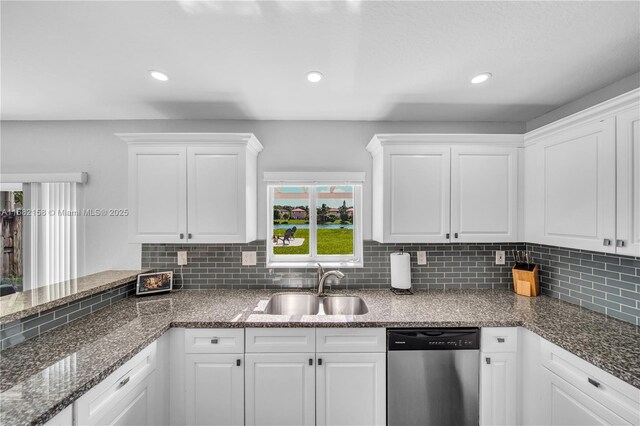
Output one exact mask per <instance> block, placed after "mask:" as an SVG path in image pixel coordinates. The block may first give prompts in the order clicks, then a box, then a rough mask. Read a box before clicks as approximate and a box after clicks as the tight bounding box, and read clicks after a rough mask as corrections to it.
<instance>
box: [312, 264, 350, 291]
mask: <svg viewBox="0 0 640 426" xmlns="http://www.w3.org/2000/svg"><path fill="white" fill-rule="evenodd" d="M331 276H333V277H336V278H338V279H341V278H344V274H343V273H342V272H340V271H327V272H325V271H324V268H323V267H322V265H320V264H319V263H318V296H320V295H322V294H323V293H324V282H325V281H326V280H327V278H329V277H331Z"/></svg>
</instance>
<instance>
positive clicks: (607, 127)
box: [526, 117, 616, 252]
mask: <svg viewBox="0 0 640 426" xmlns="http://www.w3.org/2000/svg"><path fill="white" fill-rule="evenodd" d="M527 153H530V154H531V155H530V156H529V158H528V160H530V162H528V163H527V167H528V168H530V170H527V173H531V176H530V180H529V181H528V182H529V183H530V186H529V188H530V189H531V190H532V192H530V193H526V194H527V203H528V205H530V208H531V211H527V213H531V214H529V215H528V217H527V219H528V220H529V221H531V222H530V224H532V225H534V226H535V228H536V234H537V236H538V237H537V238H535V240H534V241H535V242H539V243H543V244H549V245H555V246H562V247H574V248H584V249H588V250H600V251H609V252H613V251H615V245H614V244H613V240H614V239H615V226H616V222H615V202H616V194H615V188H616V145H615V118H613V117H609V118H607V119H603V120H595V121H591V122H590V123H587V124H584V125H581V126H576V127H572V128H570V129H567V130H565V131H561V132H559V133H557V134H553V135H551V136H549V137H545V138H543V139H542V140H540V141H539V142H538V143H537V144H536V145H535V147H534V148H533V149H531V148H530V149H529V151H528V152H527ZM528 208H529V206H528V207H527V209H528Z"/></svg>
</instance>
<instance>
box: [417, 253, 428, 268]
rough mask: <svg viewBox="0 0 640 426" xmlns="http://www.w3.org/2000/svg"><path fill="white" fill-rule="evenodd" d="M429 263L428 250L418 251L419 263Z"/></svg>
mask: <svg viewBox="0 0 640 426" xmlns="http://www.w3.org/2000/svg"><path fill="white" fill-rule="evenodd" d="M426 264H427V252H426V251H419V252H418V265H426Z"/></svg>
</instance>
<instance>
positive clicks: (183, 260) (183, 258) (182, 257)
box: [178, 251, 187, 266]
mask: <svg viewBox="0 0 640 426" xmlns="http://www.w3.org/2000/svg"><path fill="white" fill-rule="evenodd" d="M186 264H187V252H186V251H179V252H178V266H184V265H186Z"/></svg>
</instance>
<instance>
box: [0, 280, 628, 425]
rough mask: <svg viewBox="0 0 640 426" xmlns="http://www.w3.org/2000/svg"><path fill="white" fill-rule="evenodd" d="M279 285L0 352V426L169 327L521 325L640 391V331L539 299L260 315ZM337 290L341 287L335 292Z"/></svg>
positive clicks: (179, 300) (66, 399)
mask: <svg viewBox="0 0 640 426" xmlns="http://www.w3.org/2000/svg"><path fill="white" fill-rule="evenodd" d="M277 292H281V291H277V290H271V291H270V290H203V291H179V292H175V293H171V294H167V295H158V296H147V297H144V298H135V297H132V298H128V299H124V300H123V301H121V302H118V303H116V304H114V305H112V306H110V307H107V308H104V309H102V310H100V311H98V312H96V313H94V314H90V315H88V316H86V317H84V318H83V319H82V320H79V321H76V322H73V323H70V324H68V325H65V326H63V327H60V328H57V329H55V330H52V331H50V332H48V333H45V334H43V335H41V336H38V337H36V338H34V339H31V340H28V341H26V342H24V343H22V344H19V345H17V346H14V347H12V348H9V349H6V350H4V351H2V353H1V355H2V356H1V358H0V424H11V425H19V424H39V423H44V422H46V421H47V420H48V419H50V418H51V417H53V416H54V415H55V414H57V413H58V412H59V411H61V410H62V409H63V408H64V407H66V406H67V405H69V404H70V403H71V402H73V401H74V400H76V399H77V398H78V397H80V396H81V395H82V394H84V393H85V392H86V391H87V390H89V389H90V388H91V387H93V386H95V385H96V384H98V383H99V382H100V381H101V380H103V379H104V378H106V377H107V376H108V375H109V374H110V373H111V372H113V371H114V370H115V369H116V368H118V367H119V366H120V365H122V364H124V363H125V362H126V361H128V360H129V359H130V358H131V357H132V356H133V355H135V354H136V353H137V352H139V351H140V350H141V349H143V348H144V347H146V346H147V345H148V344H149V343H151V342H153V341H154V340H155V339H157V338H158V337H160V336H161V335H162V334H163V333H164V332H166V331H167V330H168V329H169V328H170V327H187V328H202V327H207V328H215V327H460V326H474V327H496V326H523V327H526V328H527V329H529V330H531V331H533V332H534V333H536V334H538V335H540V336H542V337H543V338H545V339H547V340H549V341H551V342H552V343H555V344H557V345H558V346H560V347H562V348H564V349H566V350H568V351H570V352H572V353H574V354H576V355H577V356H579V357H581V358H583V359H584V360H586V361H588V362H590V363H592V364H594V365H596V366H598V367H600V368H602V369H603V370H605V371H607V372H609V373H611V374H613V375H614V376H616V377H619V378H620V379H622V380H624V381H625V382H627V383H629V384H631V385H633V386H635V387H638V388H640V327H638V326H635V325H632V324H629V323H625V322H622V321H618V320H616V319H613V318H609V317H606V316H604V315H601V314H598V313H595V312H592V311H589V310H585V309H582V308H580V307H578V306H575V305H571V304H568V303H565V302H562V301H560V300H557V299H552V298H550V297H547V296H540V297H538V298H528V297H524V296H518V295H515V294H514V293H513V292H511V291H508V290H430V291H418V292H416V294H415V295H413V296H396V295H394V294H392V293H391V292H390V291H388V290H361V291H349V292H348V293H349V294H355V295H358V296H360V297H362V298H363V299H364V300H365V301H366V303H367V305H368V306H369V313H368V314H365V315H360V316H332V317H329V316H315V315H308V316H274V315H265V314H264V313H263V309H264V307H265V305H266V301H267V299H268V298H269V296H270V295H271V294H273V293H277ZM335 293H345V292H344V291H336V292H335Z"/></svg>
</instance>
